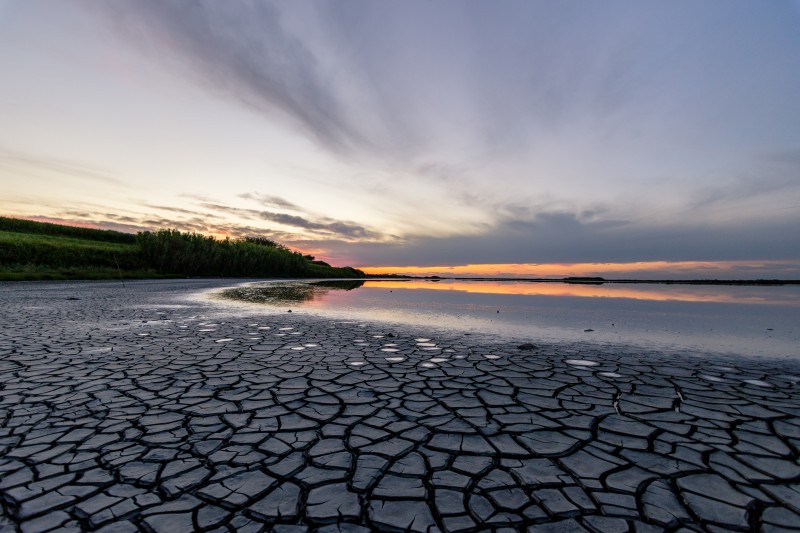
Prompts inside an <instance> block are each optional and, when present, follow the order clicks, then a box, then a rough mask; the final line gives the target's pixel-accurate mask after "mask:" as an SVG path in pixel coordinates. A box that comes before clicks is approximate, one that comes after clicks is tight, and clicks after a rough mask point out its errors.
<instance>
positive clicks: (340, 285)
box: [309, 279, 364, 291]
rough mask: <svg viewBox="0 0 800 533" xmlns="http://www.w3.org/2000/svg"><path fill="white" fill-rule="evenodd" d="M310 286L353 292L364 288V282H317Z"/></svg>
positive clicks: (351, 280)
mask: <svg viewBox="0 0 800 533" xmlns="http://www.w3.org/2000/svg"><path fill="white" fill-rule="evenodd" d="M309 285H313V286H315V287H327V288H329V289H341V290H345V291H352V290H353V289H357V288H359V287H363V286H364V282H363V281H359V280H355V279H349V280H344V279H342V280H338V279H337V280H330V281H315V282H313V283H310V284H309Z"/></svg>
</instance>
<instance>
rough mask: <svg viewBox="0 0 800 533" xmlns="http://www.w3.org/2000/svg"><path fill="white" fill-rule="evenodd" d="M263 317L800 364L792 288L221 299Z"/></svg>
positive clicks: (364, 289)
mask: <svg viewBox="0 0 800 533" xmlns="http://www.w3.org/2000/svg"><path fill="white" fill-rule="evenodd" d="M224 294H225V298H228V299H232V300H236V301H239V302H245V303H246V304H247V305H262V306H267V308H268V309H270V310H276V311H281V312H286V311H288V310H290V309H291V310H292V312H295V313H297V312H301V313H312V314H316V315H322V316H328V317H333V318H337V319H358V320H379V321H388V322H393V323H403V324H414V325H421V326H432V327H437V328H446V329H452V330H461V331H464V332H468V333H469V332H471V333H480V334H490V335H495V334H497V335H505V336H510V337H514V338H519V339H526V340H529V341H531V342H534V343H535V342H537V341H546V342H576V341H580V342H594V343H609V344H625V345H640V346H642V347H644V348H656V349H668V350H679V351H688V352H700V353H702V352H712V353H722V354H736V355H744V356H757V357H782V358H784V357H786V358H800V286H797V285H784V286H729V285H682V284H670V285H666V284H643V283H642V284H640V283H626V284H614V283H603V284H584V283H563V282H558V283H556V282H552V283H550V282H546V283H543V282H528V281H461V280H440V281H433V280H377V281H375V280H367V281H361V280H359V281H323V282H309V281H291V282H286V281H272V282H258V283H248V284H244V285H241V286H238V287H236V288H232V289H229V290H227V291H224Z"/></svg>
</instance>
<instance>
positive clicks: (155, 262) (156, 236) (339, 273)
mask: <svg viewBox="0 0 800 533" xmlns="http://www.w3.org/2000/svg"><path fill="white" fill-rule="evenodd" d="M188 276H201V277H217V276H221V277H298V278H359V277H364V273H363V272H361V271H360V270H357V269H354V268H350V267H344V268H337V267H332V266H330V265H328V264H327V263H324V262H322V261H314V258H313V257H311V256H304V255H302V254H300V253H298V252H293V251H291V250H289V249H288V248H286V247H285V246H282V245H280V244H278V243H275V242H274V241H271V240H269V239H265V238H260V237H249V238H245V239H225V240H220V239H215V238H213V237H207V236H204V235H200V234H197V233H186V232H181V231H178V230H160V231H155V232H151V231H145V232H140V233H138V234H137V235H132V234H128V233H122V232H118V231H109V230H97V229H89V228H77V227H72V226H63V225H60V224H49V223H44V222H32V221H29V220H20V219H15V218H7V217H0V280H36V279H114V278H120V277H124V278H160V277H188Z"/></svg>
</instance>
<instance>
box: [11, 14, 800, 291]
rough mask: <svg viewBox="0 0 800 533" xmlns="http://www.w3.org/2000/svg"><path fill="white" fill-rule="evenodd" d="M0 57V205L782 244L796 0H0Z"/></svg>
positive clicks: (529, 236)
mask: <svg viewBox="0 0 800 533" xmlns="http://www.w3.org/2000/svg"><path fill="white" fill-rule="evenodd" d="M0 72H2V73H3V80H4V82H3V84H0V117H2V123H3V127H2V128H0V184H2V197H0V212H2V213H4V214H8V215H13V216H27V217H36V216H38V217H47V218H51V219H59V220H69V221H76V222H85V223H91V224H94V225H100V226H103V227H116V228H120V229H125V230H130V231H135V230H138V229H143V228H148V229H150V228H155V227H180V228H184V229H189V230H193V231H201V232H204V233H214V234H220V235H221V234H230V235H241V234H252V233H262V234H265V235H268V236H271V237H272V238H276V239H277V240H280V241H283V242H286V243H287V244H289V245H290V246H294V247H297V248H300V249H303V250H305V251H310V252H312V253H315V254H317V255H320V256H322V257H326V258H329V259H331V260H333V261H335V262H347V263H350V264H354V265H422V266H428V265H460V264H484V263H503V264H506V263H585V262H615V263H624V262H633V261H729V260H730V261H733V260H738V261H742V260H753V261H762V262H764V261H766V262H767V263H764V264H769V262H770V261H789V262H791V261H795V262H796V261H798V260H800V237H799V236H798V235H800V232H798V231H797V228H799V227H800V98H798V97H797V95H798V94H800V3H798V2H790V1H778V0H775V1H770V2H756V1H749V2H738V1H729V0H724V1H722V0H720V1H705V2H694V1H675V2H660V3H655V2H633V1H630V2H620V1H616V2H593V3H589V2H570V1H559V2H550V1H548V2H536V1H518V2H515V1H501V2H477V1H476V2H463V1H459V2H456V1H442V2H413V1H412V2H370V1H348V2H308V1H300V2H277V3H270V2H235V1H231V2H216V1H213V0H208V1H192V2H190V1H151V0H138V1H133V0H130V1H124V0H116V1H113V0H112V1H109V2H93V1H88V0H86V1H83V0H79V1H64V2H45V1H43V0H25V1H21V0H0ZM786 264H787V263H781V265H782V266H780V267H775V268H776V269H777V268H779V269H780V270H776V272H778V271H780V272H782V273H785V272H787V270H786V269H788V271H789V272H794V275H800V270H798V269H797V267H796V263H795V266H794V267H792V266H790V267H787V266H786ZM792 269H794V270H792Z"/></svg>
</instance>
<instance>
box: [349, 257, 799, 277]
mask: <svg viewBox="0 0 800 533" xmlns="http://www.w3.org/2000/svg"><path fill="white" fill-rule="evenodd" d="M778 264H795V265H796V264H797V262H796V261H639V262H632V263H521V264H515V263H497V264H469V265H456V266H429V267H419V266H363V267H359V268H360V269H361V270H363V271H364V272H366V273H367V274H375V275H378V274H405V275H412V276H434V275H439V276H476V277H512V278H517V277H531V278H546V277H564V276H602V275H603V274H609V273H616V274H625V273H631V272H641V273H647V272H664V271H669V272H673V273H679V272H687V271H690V272H697V273H700V272H708V273H709V274H711V273H714V274H715V275H716V274H719V273H724V272H725V271H729V270H732V269H735V268H737V267H750V268H759V267H761V268H763V267H768V266H770V265H778Z"/></svg>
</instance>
